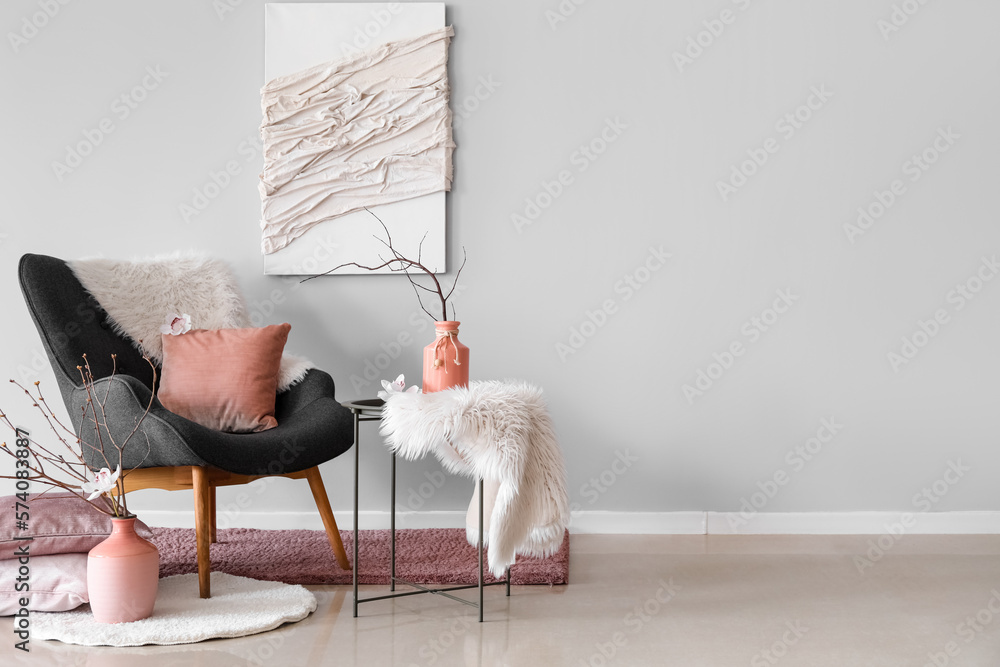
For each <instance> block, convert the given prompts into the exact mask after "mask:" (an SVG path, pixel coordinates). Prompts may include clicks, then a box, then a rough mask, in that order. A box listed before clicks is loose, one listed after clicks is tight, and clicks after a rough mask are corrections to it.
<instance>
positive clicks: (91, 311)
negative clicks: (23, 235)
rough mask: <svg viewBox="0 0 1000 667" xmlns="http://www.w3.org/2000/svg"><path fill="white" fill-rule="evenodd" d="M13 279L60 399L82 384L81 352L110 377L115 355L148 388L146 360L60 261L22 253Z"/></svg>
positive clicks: (124, 369) (150, 379)
mask: <svg viewBox="0 0 1000 667" xmlns="http://www.w3.org/2000/svg"><path fill="white" fill-rule="evenodd" d="M18 278H19V280H20V283H21V293H22V294H23V295H24V300H25V303H27V305H28V311H29V312H30V313H31V319H32V320H33V321H34V323H35V328H36V329H38V335H39V336H40V337H41V339H42V345H43V346H44V347H45V353H46V354H47V355H48V357H49V361H50V362H51V363H52V370H53V371H54V372H55V375H56V380H57V381H58V382H59V386H60V389H61V390H62V392H63V395H64V397H65V395H66V392H67V391H71V390H72V389H73V388H74V387H79V386H81V385H82V382H81V381H80V372H79V371H78V370H77V366H79V365H81V364H82V363H83V355H84V354H86V355H87V360H88V361H89V362H90V368H91V371H92V372H93V374H94V378H95V379H98V378H102V377H107V376H108V375H111V371H112V367H113V363H114V362H112V359H111V355H112V354H114V355H116V358H117V372H118V373H119V374H125V375H131V376H133V377H135V378H137V379H139V380H140V381H142V383H143V384H145V385H146V386H147V387H148V388H150V389H152V388H153V386H152V384H153V373H152V369H150V367H149V364H148V363H146V361H145V360H144V359H143V358H142V354H141V353H140V352H139V351H138V350H137V349H136V348H135V346H134V345H133V344H132V342H131V341H130V340H128V339H127V338H125V337H124V336H121V335H119V334H118V333H116V332H115V330H114V328H113V327H112V325H111V323H109V321H108V314H107V313H106V312H105V311H104V309H103V308H101V305H100V304H99V303H98V302H97V300H96V299H94V297H92V296H91V295H90V293H89V292H87V291H86V290H85V289H84V288H83V285H81V284H80V281H79V280H77V278H76V276H75V275H74V274H73V271H72V269H70V267H69V265H68V264H67V263H66V262H65V261H63V260H61V259H57V258H55V257H48V256H46V255H32V254H28V255H24V256H23V257H22V258H21V263H20V265H19V267H18Z"/></svg>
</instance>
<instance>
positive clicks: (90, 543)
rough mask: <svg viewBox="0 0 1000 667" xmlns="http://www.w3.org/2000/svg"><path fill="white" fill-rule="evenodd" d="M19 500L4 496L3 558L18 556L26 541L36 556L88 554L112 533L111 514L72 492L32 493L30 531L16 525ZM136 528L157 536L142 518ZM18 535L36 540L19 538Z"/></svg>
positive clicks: (0, 508)
mask: <svg viewBox="0 0 1000 667" xmlns="http://www.w3.org/2000/svg"><path fill="white" fill-rule="evenodd" d="M16 502H17V498H16V497H15V496H4V497H2V498H0V560H7V559H10V558H15V557H16V555H15V551H17V549H19V548H21V547H22V546H24V545H25V544H27V545H28V548H29V549H30V552H31V556H32V558H34V557H35V556H44V555H47V554H66V553H83V554H86V553H87V552H88V551H90V550H91V549H93V548H94V547H96V546H97V545H98V544H100V543H101V542H103V541H104V540H106V539H108V535H110V534H111V517H109V516H108V515H107V514H102V513H101V512H99V511H98V510H96V509H94V508H93V507H91V506H90V505H89V504H88V503H87V502H86V501H84V500H82V499H81V498H80V497H78V496H75V495H73V494H71V493H46V494H45V495H44V496H43V497H41V498H39V497H36V496H35V494H31V495H29V496H28V515H29V518H28V521H27V524H28V529H27V530H18V529H17V527H16V523H15V517H16V512H15V510H16V509H17V505H16V504H15V503H16ZM135 530H136V532H137V533H138V534H139V536H140V537H143V538H145V539H147V540H148V539H149V538H150V537H152V536H153V533H152V531H150V530H149V527H148V526H147V525H146V524H144V523H142V522H141V521H136V522H135ZM15 537H32V538H33V539H31V540H15V539H14V538H15ZM32 562H34V561H32Z"/></svg>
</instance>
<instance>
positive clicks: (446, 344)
mask: <svg viewBox="0 0 1000 667" xmlns="http://www.w3.org/2000/svg"><path fill="white" fill-rule="evenodd" d="M459 324H461V322H453V321H447V322H435V323H434V329H435V331H434V334H435V336H434V342H433V343H431V344H430V345H428V346H427V347H425V348H424V385H423V387H422V390H423V392H424V393H425V394H429V393H431V392H435V391H441V390H442V389H450V388H451V387H465V386H468V384H469V348H468V347H466V346H465V345H462V343H460V342H459V341H458V325H459Z"/></svg>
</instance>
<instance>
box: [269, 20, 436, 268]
mask: <svg viewBox="0 0 1000 667" xmlns="http://www.w3.org/2000/svg"><path fill="white" fill-rule="evenodd" d="M444 27H445V6H444V3H413V4H402V3H336V4H305V3H289V4H267V5H265V48H264V79H265V84H266V83H267V82H271V81H273V80H274V79H275V78H276V77H286V76H289V75H292V74H295V73H299V72H302V71H303V70H307V69H308V68H312V67H315V66H317V65H320V64H322V63H326V62H329V61H334V60H341V59H344V58H351V57H354V56H357V55H358V54H360V53H363V52H366V51H369V50H370V49H373V48H377V47H379V46H381V45H384V44H386V43H389V42H397V41H399V40H408V39H412V38H418V37H421V36H423V35H427V34H429V33H432V32H435V31H440V30H441V29H442V28H444ZM449 139H450V135H449ZM449 164H450V162H449ZM445 196H446V195H445V192H443V191H439V192H432V193H430V194H424V195H422V196H418V197H415V198H412V199H405V200H403V201H397V202H393V203H388V204H379V205H377V206H371V207H369V208H370V210H371V211H372V213H374V214H376V215H377V216H378V217H379V218H381V219H382V220H383V221H384V222H385V224H386V225H387V227H388V228H389V231H390V233H391V234H392V239H393V244H394V246H395V247H396V248H397V249H398V250H399V251H400V252H401V253H402V254H404V255H406V256H408V257H413V258H415V257H416V256H417V252H418V245H420V243H421V240H423V245H422V247H421V252H422V260H423V263H424V264H425V265H426V266H427V267H429V268H431V269H432V270H434V271H435V272H444V271H446V270H447V267H446V265H445ZM262 215H263V212H262ZM375 236H377V237H379V238H384V237H385V233H384V231H383V230H382V227H381V226H380V225H379V223H378V220H376V219H375V218H374V217H373V216H372V215H371V214H369V213H368V212H366V211H364V210H361V211H354V212H350V213H347V214H344V215H340V216H339V217H334V218H332V219H326V220H323V221H322V222H318V223H317V224H315V225H313V226H311V227H309V228H308V229H307V230H306V231H305V232H304V233H302V234H301V235H300V236H297V237H296V238H294V240H292V241H291V242H288V243H287V245H283V247H280V248H278V249H277V250H274V251H273V252H266V250H273V246H274V245H280V244H274V242H273V241H271V240H268V239H267V238H266V237H265V242H264V244H263V245H264V246H265V253H264V255H263V258H264V273H265V274H271V275H313V274H317V273H322V272H325V271H327V270H329V269H331V268H333V267H335V266H338V265H340V264H344V263H347V262H357V263H359V264H362V265H367V266H374V265H377V264H380V263H382V260H380V259H379V256H380V255H381V256H382V257H383V258H384V257H387V256H388V255H387V249H386V248H385V246H384V245H382V244H381V243H380V242H379V241H378V239H376V238H374V237H375ZM269 244H270V245H271V246H272V247H267V246H268V245H269ZM388 270H389V269H383V272H388ZM337 273H338V274H350V273H368V271H365V270H364V269H360V268H357V267H345V268H342V269H340V270H338V271H337Z"/></svg>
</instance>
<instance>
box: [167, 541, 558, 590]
mask: <svg viewBox="0 0 1000 667" xmlns="http://www.w3.org/2000/svg"><path fill="white" fill-rule="evenodd" d="M152 530H153V538H152V539H151V540H150V541H151V542H152V543H153V544H155V545H156V548H157V549H159V550H160V576H161V577H169V576H171V575H175V574H190V573H192V572H197V571H198V565H197V556H196V549H195V539H194V530H193V529H191V528H153V529H152ZM340 536H341V539H343V541H344V549H346V550H347V556H348V558H353V553H354V547H353V534H352V533H351V532H350V531H346V530H345V531H341V532H340ZM217 537H218V541H217V542H216V543H215V544H213V545H212V550H211V553H212V571H213V572H225V573H227V574H234V575H236V576H240V577H249V578H251V579H260V580H264V581H281V582H284V583H286V584H350V583H351V571H350V570H341V569H340V566H338V565H337V561H336V560H335V559H334V557H333V551H332V550H331V549H330V543H329V542H328V541H327V539H326V533H325V532H323V531H321V530H257V529H254V528H229V529H226V530H219V531H218V534H217ZM358 543H359V547H360V556H359V558H358V560H360V561H361V571H360V572H359V573H358V583H361V584H388V583H389V531H388V530H362V531H360V533H359V539H358ZM484 563H485V555H484ZM484 567H485V565H484ZM478 572H479V569H478V560H477V551H476V548H475V547H473V546H470V545H469V543H468V542H466V540H465V530H464V529H462V528H427V529H419V530H417V529H400V530H397V531H396V576H397V577H400V578H402V579H405V580H407V581H412V582H414V583H418V584H474V583H476V582H477V581H478ZM510 579H511V583H512V584H515V585H519V586H520V585H532V584H548V585H552V584H565V583H567V581H568V579H569V532H568V531H567V533H566V536H565V537H564V538H563V543H562V546H561V547H560V548H559V551H558V552H556V553H555V554H553V555H551V556H549V557H548V558H525V557H524V556H518V559H517V563H515V564H514V565H513V566H512V567H511V568H510ZM486 581H496V579H494V578H493V577H492V576H491V575H490V573H489V570H488V569H486Z"/></svg>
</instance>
